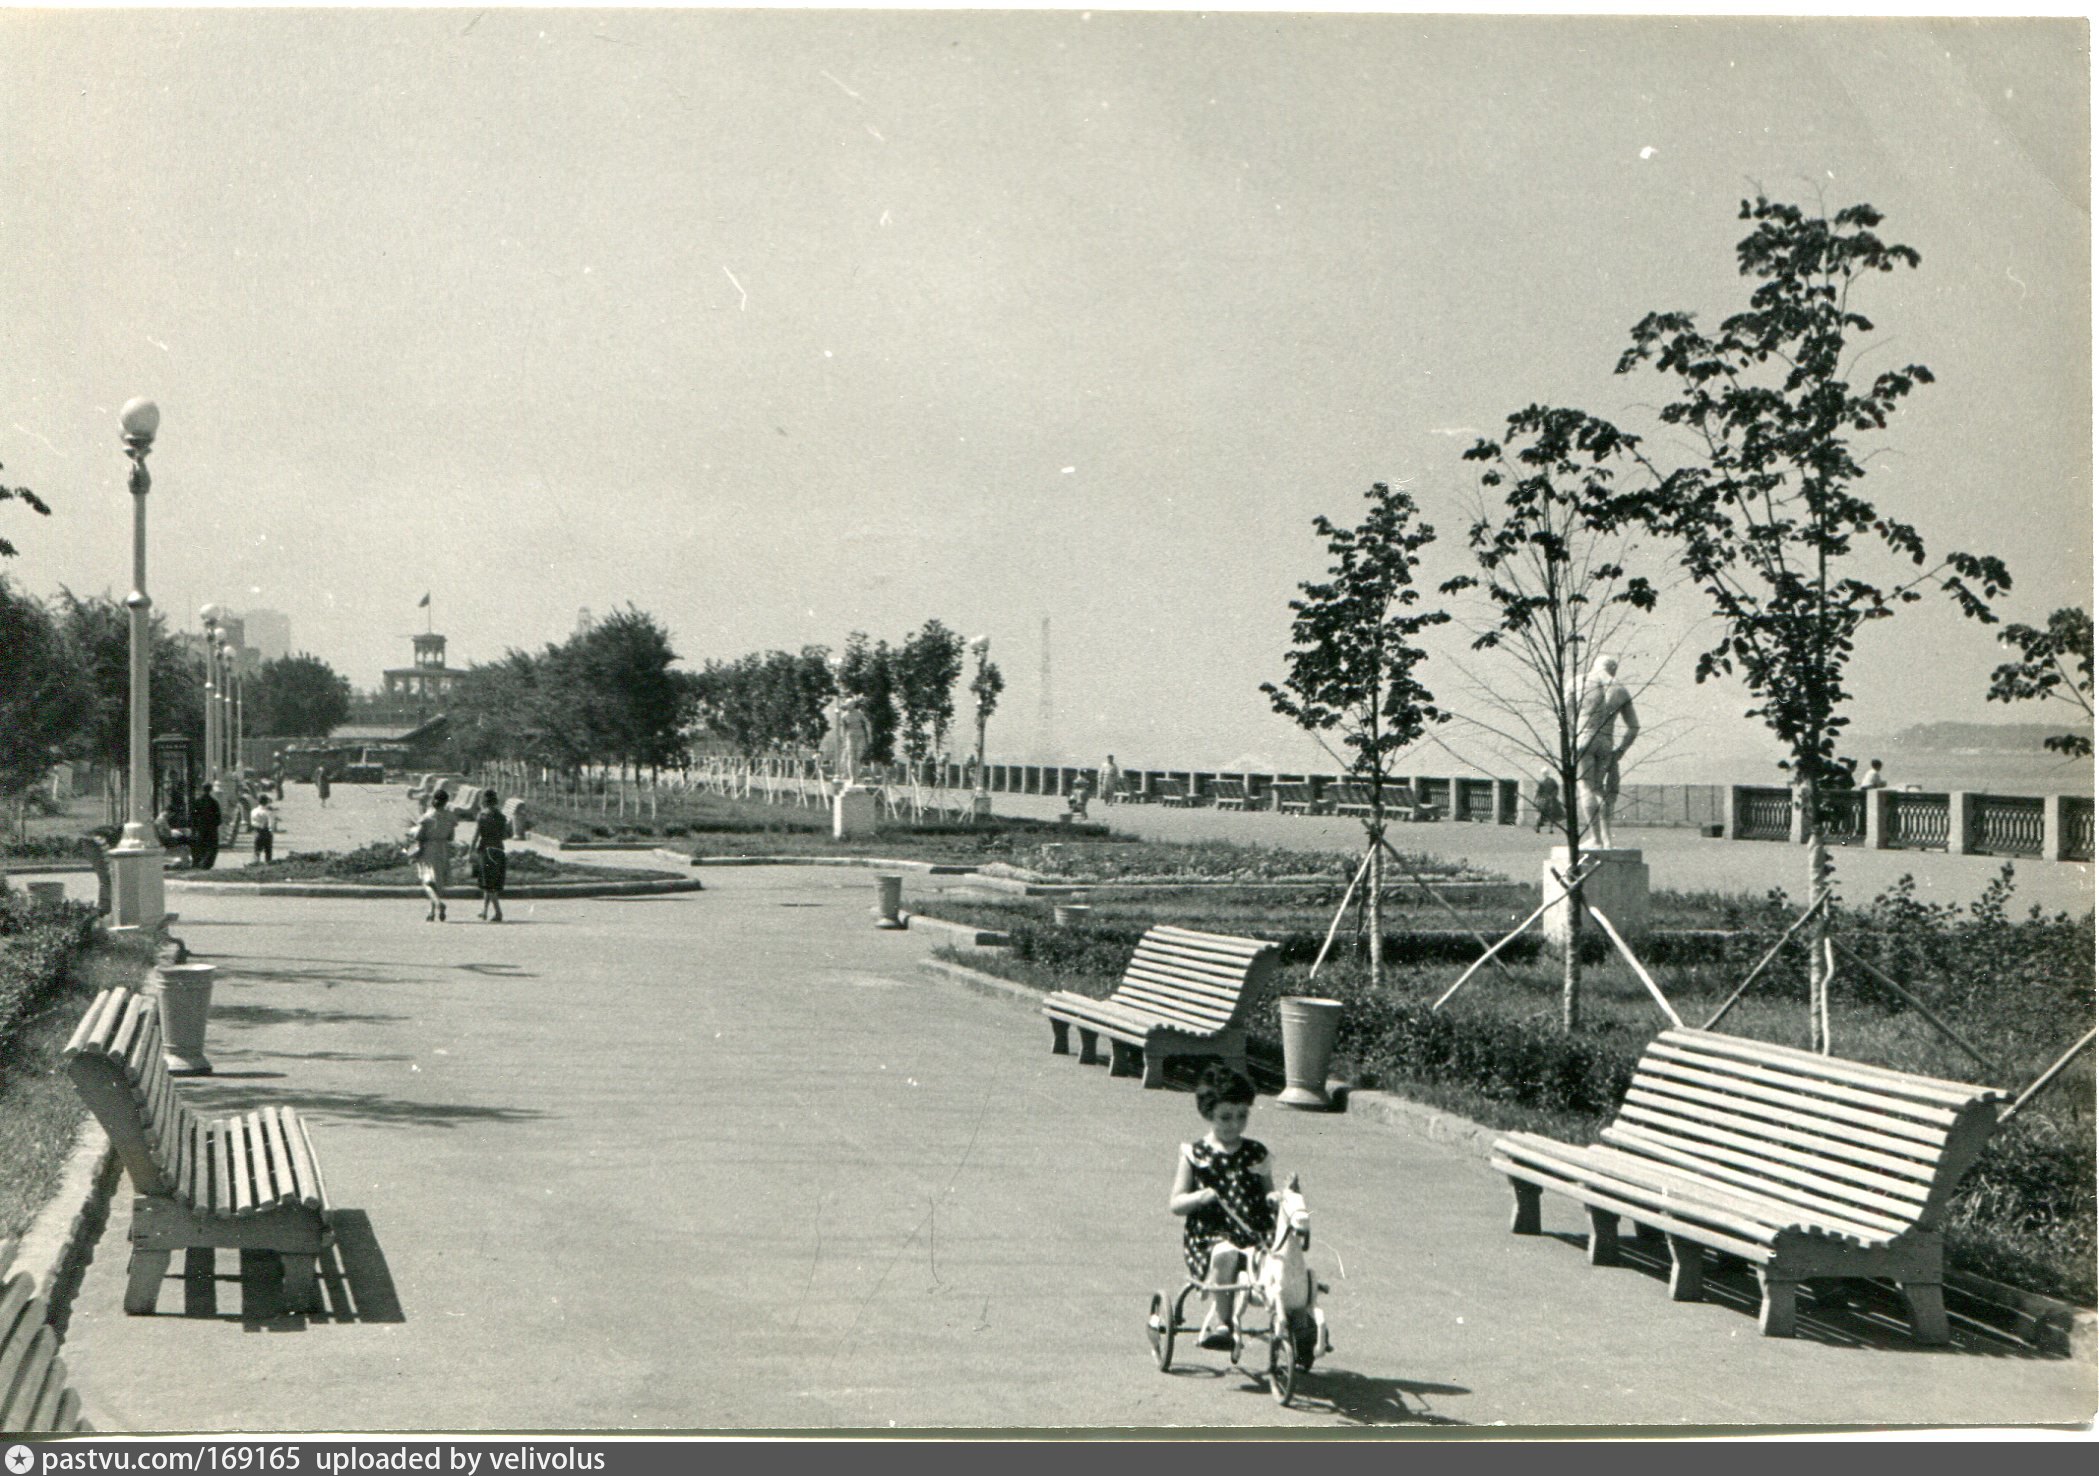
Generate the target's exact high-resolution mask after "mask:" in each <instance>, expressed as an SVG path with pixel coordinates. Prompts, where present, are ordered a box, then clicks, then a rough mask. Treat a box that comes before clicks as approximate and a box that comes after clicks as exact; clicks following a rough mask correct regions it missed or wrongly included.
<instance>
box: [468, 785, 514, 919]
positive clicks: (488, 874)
mask: <svg viewBox="0 0 2099 1476" xmlns="http://www.w3.org/2000/svg"><path fill="white" fill-rule="evenodd" d="M509 838H510V820H509V817H508V816H506V815H505V814H504V813H503V811H502V809H501V807H500V804H499V802H498V800H497V799H496V792H495V791H494V790H493V789H484V790H482V791H481V809H480V812H479V813H478V814H476V815H475V816H474V838H473V840H472V841H470V842H468V844H467V853H466V855H467V860H468V861H469V862H471V863H472V865H473V868H474V884H475V885H476V886H478V887H480V888H481V920H482V921H483V922H501V921H502V920H503V875H504V873H505V872H506V871H507V870H509V867H510V860H509V857H508V856H506V855H505V854H504V852H503V842H504V841H506V840H508V839H509ZM491 908H493V909H494V910H495V915H494V916H493V917H491V916H489V910H490V909H491Z"/></svg>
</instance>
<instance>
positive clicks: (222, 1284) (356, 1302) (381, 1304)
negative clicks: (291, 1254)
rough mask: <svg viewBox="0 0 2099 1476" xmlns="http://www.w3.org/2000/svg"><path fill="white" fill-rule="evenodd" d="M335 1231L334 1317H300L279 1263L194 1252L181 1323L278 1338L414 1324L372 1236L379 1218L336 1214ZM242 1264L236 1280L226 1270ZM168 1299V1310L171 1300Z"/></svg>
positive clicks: (185, 1268)
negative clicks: (287, 1299)
mask: <svg viewBox="0 0 2099 1476" xmlns="http://www.w3.org/2000/svg"><path fill="white" fill-rule="evenodd" d="M328 1223H329V1225H330V1227H331V1228H332V1229H333V1230H334V1232H335V1243H334V1244H333V1245H331V1246H329V1248H328V1250H327V1251H326V1252H325V1253H324V1254H323V1255H322V1256H321V1265H320V1282H321V1293H322V1296H323V1298H324V1300H325V1302H326V1310H324V1311H320V1312H299V1311H294V1310H292V1309H290V1308H288V1307H286V1306H285V1305H284V1285H283V1278H282V1268H281V1267H280V1265H279V1263H278V1260H277V1258H276V1257H275V1256H273V1255H270V1254H268V1253H266V1252H257V1251H225V1252H216V1251H210V1250H189V1251H185V1252H184V1253H183V1258H182V1263H181V1264H182V1272H181V1279H182V1310H181V1312H180V1313H179V1314H177V1315H179V1316H182V1317H195V1318H204V1319H207V1320H211V1321H216V1322H238V1323H240V1324H241V1326H242V1328H243V1329H245V1330H246V1331H248V1332H278V1333H283V1332H304V1331H306V1330H307V1329H308V1328H309V1327H312V1326H315V1325H317V1324H325V1323H347V1322H406V1321H407V1320H408V1317H407V1314H406V1313H404V1312H403V1311H402V1310H401V1299H400V1296H399V1295H398V1294H397V1292H396V1291H395V1289H394V1277H393V1272H392V1270H391V1269H390V1268H389V1267H388V1266H387V1264H386V1252H385V1251H384V1250H382V1249H381V1248H380V1246H379V1241H378V1237H377V1236H375V1235H374V1234H373V1233H372V1221H371V1217H370V1216H368V1215H367V1214H365V1212H364V1211H363V1210H354V1209H346V1210H335V1211H333V1212H331V1213H330V1214H329V1216H328ZM236 1258H237V1264H238V1268H239V1269H238V1270H237V1271H234V1272H232V1273H231V1274H228V1272H227V1270H226V1269H223V1268H229V1267H232V1266H234V1265H235V1264H236ZM162 1296H163V1305H165V1304H166V1300H167V1296H168V1294H167V1293H166V1292H163V1293H162ZM222 1302H228V1303H231V1304H232V1305H231V1306H230V1307H225V1306H222V1305H221V1303H222ZM162 1315H166V1314H162Z"/></svg>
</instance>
